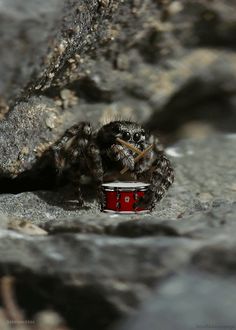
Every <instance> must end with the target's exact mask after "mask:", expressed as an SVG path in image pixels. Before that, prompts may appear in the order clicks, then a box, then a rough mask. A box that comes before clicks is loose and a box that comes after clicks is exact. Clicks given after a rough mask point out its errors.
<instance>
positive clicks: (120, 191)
mask: <svg viewBox="0 0 236 330" xmlns="http://www.w3.org/2000/svg"><path fill="white" fill-rule="evenodd" d="M149 186H150V184H149V183H143V182H109V183H104V184H103V185H102V191H103V201H102V211H103V212H110V213H147V212H149V210H148V209H144V208H140V207H138V208H135V205H134V204H135V202H137V200H138V199H139V197H142V196H144V195H145V193H146V192H147V190H148V187H149Z"/></svg>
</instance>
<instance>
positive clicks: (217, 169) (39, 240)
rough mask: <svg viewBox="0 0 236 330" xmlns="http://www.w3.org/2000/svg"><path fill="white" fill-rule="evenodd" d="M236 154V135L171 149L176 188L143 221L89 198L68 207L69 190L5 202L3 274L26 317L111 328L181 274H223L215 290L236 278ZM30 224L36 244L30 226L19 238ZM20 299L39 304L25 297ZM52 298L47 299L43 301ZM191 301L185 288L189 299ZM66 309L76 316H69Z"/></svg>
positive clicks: (1, 206)
mask: <svg viewBox="0 0 236 330" xmlns="http://www.w3.org/2000/svg"><path fill="white" fill-rule="evenodd" d="M234 149H235V143H234V135H225V136H218V137H215V138H211V139H206V140H203V141H194V140H186V141H183V142H179V143H177V144H176V145H175V146H173V147H170V148H168V149H167V153H168V154H169V157H171V158H172V161H173V162H174V164H175V172H176V181H175V183H174V185H173V187H172V188H171V190H170V191H169V193H168V194H167V196H166V198H165V199H164V200H163V201H162V202H161V203H159V204H158V205H157V207H156V209H155V210H154V212H153V213H151V214H146V215H142V214H136V215H126V216H125V215H109V214H105V213H101V212H100V208H99V204H98V203H97V202H96V201H95V200H94V199H93V195H91V194H89V190H86V189H84V192H85V193H86V194H85V196H87V197H86V198H87V199H86V203H85V207H84V208H83V209H78V206H77V205H76V201H73V200H67V201H66V200H65V197H66V190H63V189H62V188H61V189H59V190H54V191H34V192H22V193H20V194H1V195H0V212H2V214H3V216H2V218H3V220H4V221H3V222H4V226H3V227H2V228H1V230H0V236H1V241H0V245H1V246H0V251H1V252H0V273H1V274H5V273H6V271H7V274H10V275H12V276H14V277H15V278H16V281H17V286H16V295H17V299H18V301H19V304H20V306H21V308H23V309H25V310H26V311H28V313H30V315H31V317H32V318H33V319H34V317H35V315H36V314H37V313H39V312H40V311H41V310H42V309H43V308H44V307H43V306H45V308H47V306H48V304H47V301H48V300H49V301H50V306H53V307H54V310H55V311H56V312H57V313H59V315H61V316H62V318H63V319H65V321H66V322H67V323H68V325H69V327H72V328H86V329H87V328H88V329H94V328H96V329H105V328H106V327H108V326H110V325H112V324H114V322H115V321H117V320H119V319H120V318H121V316H123V317H124V316H126V315H130V314H132V313H133V312H134V311H135V310H137V308H138V306H139V304H140V303H142V302H144V301H145V300H146V299H147V297H148V296H149V295H150V294H151V292H152V291H153V288H154V287H155V286H157V285H158V287H159V288H160V290H161V289H162V286H163V280H166V279H167V278H169V276H170V275H173V274H176V273H180V272H181V271H182V270H183V269H186V271H188V269H192V271H193V269H194V270H196V271H198V270H204V271H205V272H206V271H208V273H214V274H215V273H217V274H218V276H219V278H214V281H215V282H217V283H218V281H219V283H221V282H220V277H222V276H225V275H227V276H228V277H230V276H231V275H232V274H234V271H233V267H234V250H235V230H236V227H235V221H234V219H235V212H236V206H235V190H234V189H232V185H233V183H234V178H235V168H234V167H232V166H231V163H230V162H227V163H226V162H225V159H230V160H231V161H232V162H234V158H235V154H236V153H235V150H234ZM219 150H220V152H219ZM222 168H224V171H223V172H222ZM94 197H95V196H94ZM12 205H14V207H12ZM0 220H1V219H0ZM0 222H1V221H0ZM24 224H27V228H33V226H37V228H38V227H39V228H41V229H42V230H44V231H43V232H39V233H40V234H46V233H48V235H46V236H45V235H40V236H34V237H32V236H31V234H33V233H32V232H30V233H29V234H30V235H28V234H26V232H25V227H24V226H23V233H22V230H21V232H19V227H20V229H22V228H21V227H22V225H24ZM14 225H16V226H15V227H14ZM7 228H9V229H11V230H8V229H7ZM27 228H26V229H27ZM34 228H35V227H34ZM14 229H16V230H17V231H18V232H16V231H14ZM45 231H46V233H45ZM121 265H122V266H121ZM205 274H206V273H205ZM198 276H199V275H196V278H194V280H193V279H192V277H191V280H190V282H191V281H193V282H194V281H199V283H200V284H199V286H201V285H203V287H205V285H206V286H207V285H208V284H204V283H205V282H204V281H206V283H208V282H209V280H207V279H205V278H204V276H207V275H201V276H200V278H199V277H198ZM174 279H175V277H173V281H175V280H174ZM170 281H171V280H170ZM176 281H177V280H176ZM183 282H184V281H183ZM203 282H204V283H203ZM191 283H192V282H191ZM194 283H195V282H194ZM201 283H203V284H201ZM170 284H171V282H170ZM173 285H174V284H173ZM191 285H192V284H191ZM191 285H190V284H189V286H191ZM219 285H220V284H219ZM35 288H36V289H35ZM163 288H164V287H163ZM22 290H23V292H25V290H26V291H27V292H29V296H31V295H32V294H33V295H34V296H35V301H40V304H38V303H36V304H32V301H31V300H30V301H29V300H28V299H27V298H24V297H25V295H22ZM45 290H46V292H49V296H50V298H47V299H48V300H47V299H46V298H45V297H44V295H42V294H41V292H44V291H45ZM158 290H159V289H158ZM163 290H164V289H163ZM186 290H187V291H188V289H186ZM196 290H197V289H196ZM204 290H205V289H204ZM209 290H211V289H209ZM212 290H213V289H212ZM187 291H186V292H187ZM186 292H185V289H183V295H184V294H186ZM194 294H195V293H193V295H194ZM218 294H219V297H220V296H221V292H217V293H215V295H216V296H217V295H218ZM209 295H210V293H209ZM216 296H214V297H216ZM45 299H46V300H45ZM199 299H200V298H199ZM214 299H215V300H217V299H216V298H214ZM218 300H220V299H218ZM84 301H87V304H88V305H89V306H90V308H89V309H88V308H87V304H86V303H84ZM158 301H159V300H158ZM73 302H74V303H73ZM65 304H66V305H69V306H70V308H68V309H65V308H64V306H65ZM158 304H159V303H158ZM98 305H99V307H98ZM78 313H79V315H80V317H79V318H78V317H77V315H78ZM88 313H89V315H90V317H88ZM199 313H200V312H199ZM91 315H92V317H91ZM225 315H226V316H227V314H225ZM163 317H165V316H163ZM180 319H181V318H180ZM199 320H201V318H199ZM132 322H134V325H135V324H136V323H135V321H132ZM163 322H164V321H163ZM183 322H184V320H183ZM186 322H187V321H186Z"/></svg>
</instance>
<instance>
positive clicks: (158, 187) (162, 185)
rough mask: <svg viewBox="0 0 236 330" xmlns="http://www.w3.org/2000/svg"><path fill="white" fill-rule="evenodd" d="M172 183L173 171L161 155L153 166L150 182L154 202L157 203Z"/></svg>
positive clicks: (167, 160) (166, 159)
mask: <svg viewBox="0 0 236 330" xmlns="http://www.w3.org/2000/svg"><path fill="white" fill-rule="evenodd" d="M173 182H174V170H173V168H172V166H171V164H170V161H169V159H168V158H167V157H166V156H165V154H164V153H162V154H160V155H159V157H158V158H157V159H156V161H155V162H154V164H153V171H152V175H151V180H150V183H151V190H152V191H153V193H154V202H158V201H160V200H161V199H162V198H163V197H164V195H165V193H166V192H167V190H168V189H169V187H170V186H171V185H172V183H173Z"/></svg>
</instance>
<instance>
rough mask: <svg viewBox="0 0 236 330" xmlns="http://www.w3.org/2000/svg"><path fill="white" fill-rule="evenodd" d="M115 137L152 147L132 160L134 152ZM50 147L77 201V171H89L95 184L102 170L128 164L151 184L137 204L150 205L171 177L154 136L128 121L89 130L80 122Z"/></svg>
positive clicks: (137, 176) (135, 175) (134, 173)
mask: <svg viewBox="0 0 236 330" xmlns="http://www.w3.org/2000/svg"><path fill="white" fill-rule="evenodd" d="M117 138H121V139H122V140H125V141H127V142H128V143H130V144H132V145H133V146H134V147H136V148H138V149H139V150H145V149H146V148H147V147H148V146H149V145H151V144H153V149H152V151H150V152H149V153H148V154H147V155H146V156H145V157H144V158H142V159H140V160H139V161H138V162H136V163H135V157H136V156H137V154H136V153H135V152H133V151H131V150H130V149H129V148H127V147H125V146H123V145H122V144H120V143H119V142H117ZM53 151H54V157H55V164H56V167H57V169H58V172H59V173H60V172H63V171H65V170H66V171H68V172H69V173H70V174H71V176H70V177H71V182H72V183H73V185H74V188H75V190H76V192H77V199H78V201H79V202H80V203H81V204H82V202H83V200H82V196H81V193H80V177H81V175H90V176H91V177H92V178H93V179H94V181H95V183H96V184H97V186H98V188H99V187H101V184H102V182H103V178H104V175H105V173H107V172H109V171H113V172H114V171H117V172H118V171H120V170H121V169H122V168H124V167H128V169H129V171H130V174H131V176H132V177H133V179H135V180H142V181H146V182H149V183H150V184H151V186H150V191H149V193H148V194H147V196H146V199H145V200H140V201H139V204H141V203H142V204H145V205H147V206H148V205H149V206H150V207H151V208H153V207H154V205H155V202H156V201H159V200H161V199H162V197H163V196H164V194H165V192H166V191H167V189H168V188H169V187H170V185H171V184H172V183H173V181H174V174H173V169H172V167H171V165H170V161H169V160H168V159H167V157H166V156H165V154H164V152H163V148H162V146H161V144H160V143H159V141H158V139H157V138H156V137H154V136H153V135H149V134H148V133H147V132H146V131H145V130H144V128H143V127H142V126H140V125H139V124H137V123H135V122H131V121H113V122H110V123H109V124H106V125H104V126H102V127H101V128H100V129H98V130H93V129H92V127H91V125H90V123H88V122H81V123H79V124H78V125H74V126H72V127H71V128H69V129H68V130H67V131H66V132H65V134H64V135H63V136H62V137H61V139H60V140H59V141H58V142H57V143H56V144H55V145H54V146H53Z"/></svg>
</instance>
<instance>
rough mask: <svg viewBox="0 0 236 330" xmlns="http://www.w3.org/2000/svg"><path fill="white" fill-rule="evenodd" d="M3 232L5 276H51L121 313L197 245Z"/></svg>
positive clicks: (0, 259)
mask: <svg viewBox="0 0 236 330" xmlns="http://www.w3.org/2000/svg"><path fill="white" fill-rule="evenodd" d="M0 235H1V249H0V272H1V274H12V275H14V276H22V274H23V278H22V281H25V280H27V277H28V276H31V277H32V278H33V279H34V280H35V281H37V278H38V279H40V278H45V277H46V278H47V277H48V278H53V279H55V281H61V283H62V284H61V286H71V287H73V288H74V290H76V288H84V289H86V288H87V287H88V288H93V289H94V290H95V291H98V292H100V295H102V297H103V299H104V300H105V301H107V302H109V304H110V305H111V306H112V307H113V308H114V309H115V310H116V311H119V313H128V312H129V313H130V312H131V310H132V309H133V308H134V307H135V306H136V305H137V304H138V303H139V302H140V301H141V300H142V299H143V296H144V295H146V294H148V292H150V289H151V287H152V286H153V283H155V282H156V281H157V280H158V279H161V278H163V277H166V276H168V275H169V274H171V273H173V272H176V271H178V270H180V269H181V268H183V267H184V266H185V265H186V263H188V261H189V259H190V257H191V255H192V253H193V252H194V251H195V250H196V249H197V248H199V242H198V241H192V240H190V239H185V238H182V239H180V238H178V239H174V238H172V239H170V238H169V239H168V238H163V237H160V238H159V239H156V238H140V239H136V240H130V239H126V238H113V237H104V236H101V235H93V234H90V235H89V234H86V235H83V234H64V235H62V234H60V235H55V236H46V237H45V236H42V237H30V236H28V235H23V234H20V233H16V232H14V231H9V230H1V233H0ZM157 251H158V253H157ZM24 274H25V277H24ZM27 274H28V275H27ZM24 278H25V279H24ZM88 294H89V292H88ZM77 303H78V304H81V301H78V302H77ZM84 308H87V307H86V306H84ZM81 312H82V310H81ZM82 314H83V313H82Z"/></svg>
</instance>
